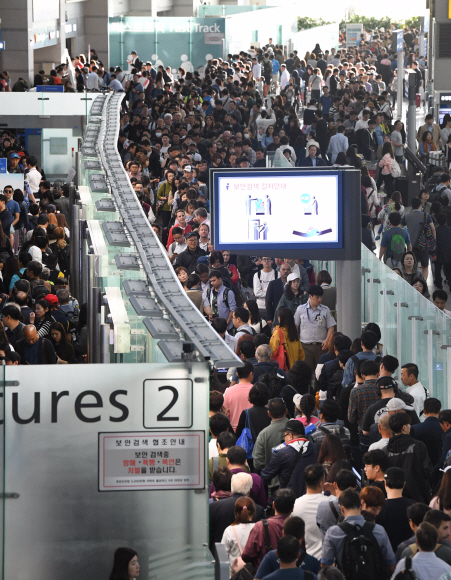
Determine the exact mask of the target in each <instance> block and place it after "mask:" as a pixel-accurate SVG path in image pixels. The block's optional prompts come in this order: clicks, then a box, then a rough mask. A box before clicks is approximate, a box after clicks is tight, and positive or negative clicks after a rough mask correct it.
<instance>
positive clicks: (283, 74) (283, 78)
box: [280, 64, 290, 91]
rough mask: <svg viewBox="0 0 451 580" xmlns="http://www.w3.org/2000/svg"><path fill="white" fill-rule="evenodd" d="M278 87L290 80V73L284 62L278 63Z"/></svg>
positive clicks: (282, 86) (282, 87)
mask: <svg viewBox="0 0 451 580" xmlns="http://www.w3.org/2000/svg"><path fill="white" fill-rule="evenodd" d="M280 71H281V73H280V88H281V89H282V91H283V89H284V88H285V87H286V86H287V85H288V83H289V82H290V75H289V73H288V71H287V66H286V65H285V64H281V65H280Z"/></svg>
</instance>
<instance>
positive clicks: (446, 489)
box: [429, 466, 451, 516]
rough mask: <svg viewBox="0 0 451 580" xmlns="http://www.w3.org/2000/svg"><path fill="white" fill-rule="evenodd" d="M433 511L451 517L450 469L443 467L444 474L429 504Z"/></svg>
mask: <svg viewBox="0 0 451 580" xmlns="http://www.w3.org/2000/svg"><path fill="white" fill-rule="evenodd" d="M429 507H431V508H432V509H433V510H441V511H442V512H445V514H448V515H449V516H451V467H449V466H448V467H445V473H444V474H443V477H442V482H441V483H440V487H439V488H438V491H437V493H436V494H435V496H434V497H433V498H432V499H431V503H430V504H429Z"/></svg>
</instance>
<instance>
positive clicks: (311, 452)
mask: <svg viewBox="0 0 451 580" xmlns="http://www.w3.org/2000/svg"><path fill="white" fill-rule="evenodd" d="M284 442H285V443H282V444H281V445H279V446H278V447H276V448H275V449H274V452H273V457H272V459H271V461H270V462H269V463H268V465H267V466H266V467H265V468H264V469H263V471H262V472H261V474H260V477H261V478H262V479H263V481H264V482H266V484H267V485H268V484H269V482H270V481H271V480H272V478H273V477H275V476H276V475H278V476H279V481H280V487H289V488H290V489H292V490H293V491H294V493H295V495H296V497H301V495H304V494H305V490H306V487H305V481H304V469H305V468H306V467H307V466H308V465H311V464H312V463H316V462H317V461H318V451H317V447H316V445H315V444H314V443H311V442H310V441H308V440H307V439H306V437H305V429H304V425H303V424H302V423H301V422H300V421H297V420H296V419H290V421H288V422H287V424H286V425H285V433H284ZM299 454H300V455H299Z"/></svg>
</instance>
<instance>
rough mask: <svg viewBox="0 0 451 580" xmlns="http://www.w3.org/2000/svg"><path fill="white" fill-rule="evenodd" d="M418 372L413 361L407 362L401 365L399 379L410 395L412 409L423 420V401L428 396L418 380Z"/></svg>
mask: <svg viewBox="0 0 451 580" xmlns="http://www.w3.org/2000/svg"><path fill="white" fill-rule="evenodd" d="M418 374H419V371H418V367H417V365H416V364H414V363H407V364H405V365H403V366H402V367H401V381H402V382H403V383H404V385H405V386H406V387H407V388H406V393H409V395H412V397H413V399H414V401H413V406H414V409H415V411H416V413H417V415H418V417H419V418H420V421H421V422H423V421H424V420H425V416H424V409H423V403H424V400H425V399H427V398H428V397H429V392H428V390H427V389H426V387H425V386H423V385H422V384H421V383H420V381H419V380H418Z"/></svg>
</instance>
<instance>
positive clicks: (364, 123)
mask: <svg viewBox="0 0 451 580" xmlns="http://www.w3.org/2000/svg"><path fill="white" fill-rule="evenodd" d="M369 119H370V112H369V111H368V109H363V111H362V118H361V119H359V120H358V121H357V123H356V124H355V130H356V131H358V130H359V129H368V121H369Z"/></svg>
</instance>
